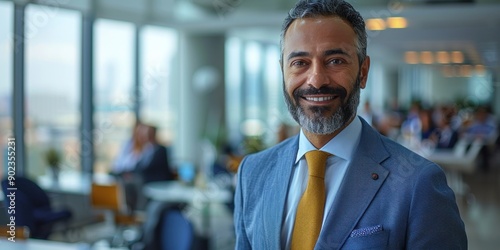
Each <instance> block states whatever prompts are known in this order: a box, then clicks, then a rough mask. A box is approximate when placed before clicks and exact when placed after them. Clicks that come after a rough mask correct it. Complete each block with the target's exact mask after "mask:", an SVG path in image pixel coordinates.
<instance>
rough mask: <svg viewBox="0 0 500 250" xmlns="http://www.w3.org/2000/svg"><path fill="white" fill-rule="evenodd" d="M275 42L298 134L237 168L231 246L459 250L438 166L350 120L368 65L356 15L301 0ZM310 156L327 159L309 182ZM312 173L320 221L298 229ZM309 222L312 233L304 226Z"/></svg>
mask: <svg viewBox="0 0 500 250" xmlns="http://www.w3.org/2000/svg"><path fill="white" fill-rule="evenodd" d="M281 46H282V55H281V67H282V72H283V80H284V88H283V89H284V95H285V100H286V102H287V105H288V108H289V111H290V113H291V114H292V116H293V117H294V119H295V120H296V121H297V122H298V123H299V125H300V126H301V131H300V133H299V134H298V135H297V136H294V137H292V138H289V139H287V140H285V141H283V142H281V143H279V144H278V145H276V146H273V147H271V148H268V149H266V150H264V151H261V152H258V153H255V154H251V155H248V156H246V157H245V158H244V159H243V161H242V162H241V164H240V166H239V169H238V179H237V187H236V193H235V213H234V221H235V232H236V247H235V249H238V250H245V249H300V250H307V249H368V248H369V249H466V248H467V236H466V233H465V227H464V223H463V221H462V219H461V217H460V214H459V210H458V207H457V205H456V201H455V196H454V193H453V191H452V190H451V189H450V188H449V187H448V185H447V183H446V177H445V174H444V173H443V171H442V169H441V168H440V167H439V166H437V165H436V164H435V163H433V162H430V161H428V160H426V159H424V158H422V157H421V156H419V155H417V154H415V153H413V152H411V151H409V150H408V149H406V148H404V147H403V146H401V145H400V144H397V143H396V142H394V141H392V140H390V139H388V138H386V137H383V136H382V135H380V134H379V133H378V132H376V131H375V130H374V129H373V128H372V127H371V126H369V125H368V124H367V123H366V122H365V121H364V120H363V119H362V118H360V117H358V116H357V115H356V110H357V107H358V105H359V98H360V89H362V88H365V86H366V81H367V75H368V71H369V66H370V58H369V57H368V56H367V55H366V46H367V34H366V31H365V23H364V21H363V18H362V17H361V15H360V14H359V13H358V12H357V11H356V10H355V9H354V8H353V7H352V6H351V5H350V4H349V3H347V2H345V1H342V0H338V1H336V0H301V1H299V2H298V3H297V4H296V6H295V7H294V8H293V9H292V10H291V11H290V12H289V14H288V16H287V17H286V19H285V21H284V24H283V30H282V36H281ZM318 150H320V151H323V152H327V154H328V155H329V156H328V158H327V159H326V171H323V172H324V176H323V177H322V176H320V175H319V174H317V173H318V172H317V171H318V170H314V171H315V173H314V174H315V175H316V174H317V175H316V176H311V177H309V176H308V175H309V172H310V170H309V169H308V168H309V167H308V165H307V161H309V160H307V161H306V159H305V155H307V154H309V151H313V152H316V151H318ZM308 159H310V158H309V157H308ZM311 165H313V164H311ZM311 172H312V170H311ZM314 177H316V179H315V180H314V183H315V184H314V185H317V187H316V188H317V190H319V187H320V186H321V185H320V184H319V183H321V182H323V189H324V190H323V191H324V193H325V195H324V197H323V203H324V205H322V208H323V211H322V215H320V216H317V217H316V218H313V219H311V220H305V223H302V222H304V220H303V219H302V218H303V217H302V216H306V217H307V216H308V215H311V214H313V209H312V208H313V207H314V208H315V209H314V211H318V210H316V208H317V202H316V201H314V202H312V200H311V198H310V197H302V194H303V193H308V194H312V195H316V196H318V197H319V196H320V195H318V194H319V193H321V192H323V191H321V192H320V191H318V192H316V193H315V192H312V193H311V192H309V191H308V190H309V189H310V187H309V185H308V184H309V182H311V183H313V181H311V180H312V179H313V178H314ZM321 178H324V180H321ZM309 179H310V180H309ZM318 179H319V180H320V182H318ZM306 198H308V201H311V202H309V203H307V204H305V205H303V203H302V200H305V199H306ZM318 200H319V199H318ZM299 204H300V206H299ZM303 208H305V209H303ZM308 209H309V210H308ZM299 210H300V211H299ZM299 212H300V215H301V217H300V218H299V216H298V215H299ZM314 214H315V215H316V214H317V212H314ZM298 221H299V222H301V223H298ZM307 224H310V225H307ZM312 224H314V227H315V226H317V224H319V227H320V229H319V231H317V230H316V228H314V230H310V231H304V230H303V228H304V227H308V226H310V227H311V228H312V227H313V226H311V225H312ZM296 232H302V233H300V234H299V233H296ZM297 237H298V238H297ZM296 239H305V240H296ZM311 239H312V240H311ZM311 242H312V244H309V243H311ZM302 243H308V244H309V245H307V246H304V245H302V246H300V245H301V244H302Z"/></svg>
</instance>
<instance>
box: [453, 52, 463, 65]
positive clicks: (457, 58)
mask: <svg viewBox="0 0 500 250" xmlns="http://www.w3.org/2000/svg"><path fill="white" fill-rule="evenodd" d="M451 61H452V62H453V63H463V62H464V54H463V53H462V52H461V51H453V52H451Z"/></svg>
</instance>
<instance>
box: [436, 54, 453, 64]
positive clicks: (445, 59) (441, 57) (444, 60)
mask: <svg viewBox="0 0 500 250" xmlns="http://www.w3.org/2000/svg"><path fill="white" fill-rule="evenodd" d="M436 61H437V62H438V63H441V64H448V63H450V54H449V53H448V52H446V51H438V52H437V53H436Z"/></svg>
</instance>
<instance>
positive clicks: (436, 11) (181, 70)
mask: <svg viewBox="0 0 500 250" xmlns="http://www.w3.org/2000/svg"><path fill="white" fill-rule="evenodd" d="M350 2H351V3H352V4H353V5H354V6H355V7H356V8H357V9H358V10H359V11H360V12H361V13H362V15H363V16H364V18H365V19H366V21H367V28H368V40H369V41H368V54H369V55H370V56H371V69H370V75H369V77H368V84H367V88H366V89H365V90H363V91H362V92H361V105H360V113H362V112H363V107H364V105H363V104H365V103H369V104H370V107H371V110H372V111H373V113H372V114H373V115H374V116H375V117H376V120H374V123H375V124H376V125H377V129H380V131H381V132H383V133H384V134H386V135H387V136H390V137H393V138H394V139H395V140H398V139H400V138H401V134H402V132H401V125H402V123H403V121H404V120H405V116H406V115H407V114H408V112H409V110H410V107H411V105H412V104H413V103H415V102H418V103H419V104H421V106H422V108H424V109H427V110H432V111H436V110H439V109H440V108H441V107H446V108H448V109H453V110H454V111H453V112H454V116H456V117H458V118H460V119H461V120H460V121H461V122H462V123H463V124H465V123H466V122H467V121H469V122H472V120H473V117H474V111H475V110H476V108H477V107H480V106H481V107H483V106H484V107H487V108H488V112H489V116H490V119H493V121H495V123H496V124H497V125H496V126H497V127H496V128H498V121H499V119H498V118H499V117H500V82H499V77H500V32H499V31H500V29H499V28H498V27H499V26H500V15H499V13H500V1H497V0H399V1H395V0H394V1H393V0H353V1H350ZM294 3H295V1H293V0H279V1H264V0H253V1H250V0H247V1H245V0H136V1H134V0H126V1H124V0H78V1H67V0H44V1H28V0H13V1H5V0H1V1H0V128H1V130H0V131H1V133H0V139H1V143H0V145H1V149H2V150H1V152H0V159H1V162H0V168H1V169H2V170H3V171H2V174H1V176H2V178H5V177H6V176H7V174H8V173H7V164H8V157H7V154H8V152H9V151H8V146H7V145H8V141H9V138H15V154H16V174H18V175H24V176H27V177H29V178H31V179H33V180H38V181H39V182H43V180H44V178H45V177H47V176H48V175H50V172H49V167H48V165H49V164H48V163H47V161H46V160H45V158H46V153H47V150H48V149H49V148H54V149H56V150H57V151H58V152H60V155H61V159H62V161H61V164H60V165H61V176H63V175H64V176H71V178H75V179H78V180H80V179H82V180H83V182H88V183H90V182H91V181H92V176H95V175H106V174H108V173H109V172H110V170H111V166H112V164H113V161H114V160H115V158H116V157H117V155H118V153H119V151H120V149H121V148H122V146H123V145H124V144H125V143H126V142H127V140H129V139H130V136H131V134H132V130H133V127H134V124H135V123H136V121H138V120H140V121H141V122H144V123H147V124H153V125H155V126H157V128H158V138H159V141H160V142H161V143H162V144H164V145H166V146H168V148H169V153H170V155H169V157H170V159H169V160H170V161H171V163H172V164H171V165H172V167H173V168H174V170H175V171H177V172H178V171H179V169H180V168H181V167H182V166H186V165H188V166H193V167H194V170H195V172H196V173H197V174H203V175H205V178H206V179H207V181H209V179H210V178H212V177H213V176H214V175H215V172H214V171H213V166H214V162H217V161H218V160H219V159H221V156H222V155H225V154H227V153H228V151H229V149H230V151H231V152H232V153H233V154H235V155H238V156H243V155H245V154H247V153H250V152H253V151H256V150H261V149H263V148H266V147H269V146H272V145H274V144H275V143H277V142H278V141H279V140H281V136H280V133H279V132H280V130H281V129H282V128H283V127H285V128H286V129H287V130H286V132H287V134H286V135H285V137H286V136H290V135H292V134H294V133H296V132H297V128H296V124H295V122H294V121H293V120H292V119H291V117H290V116H289V115H288V111H287V108H286V105H285V103H284V101H283V96H282V95H283V93H282V78H281V71H280V67H279V58H280V47H279V35H280V28H281V22H282V20H283V19H284V17H285V16H286V12H287V11H288V10H289V9H290V7H291V6H293V4H294ZM497 135H498V133H496V134H495V136H497ZM403 139H404V138H403ZM495 143H497V142H496V141H493V142H492V143H491V145H488V150H489V154H488V157H489V161H488V164H489V168H488V171H487V173H485V171H482V170H480V166H478V169H477V171H473V172H472V173H466V174H462V173H460V175H461V177H463V179H462V178H460V181H464V182H465V185H467V187H468V188H467V194H466V195H464V197H460V198H463V199H460V209H461V212H462V214H463V216H464V220H465V221H466V226H467V230H468V233H469V236H470V237H471V239H470V242H471V249H493V248H492V246H497V245H498V244H499V243H500V241H499V239H500V237H499V236H500V234H499V233H498V232H500V226H498V225H500V195H499V191H500V184H498V183H499V182H500V178H499V174H498V173H499V170H498V169H499V167H500V163H499V162H500V161H499V159H498V158H500V157H499V155H498V154H499V152H500V151H499V150H498V144H495ZM478 157H481V155H479V156H478ZM225 163H227V162H225ZM225 163H222V164H219V165H221V166H222V168H224V167H226V169H223V170H224V171H227V172H228V175H230V176H231V174H234V172H232V170H234V169H230V168H227V165H226V164H225ZM462 175H463V176H462ZM89 176H90V177H89ZM67 178H69V177H67ZM59 181H60V182H65V180H63V179H61V180H59ZM66 182H68V181H66ZM66 184H67V183H66ZM229 188H230V187H229ZM49 191H50V190H49ZM59 191H61V190H59ZM84 193H85V192H84ZM59 195H60V194H59ZM56 202H59V203H62V202H61V201H60V200H56ZM226 208H227V209H226ZM75 209H77V208H75ZM219 209H220V210H221V211H219V213H218V214H217V213H216V216H220V217H218V218H216V219H215V220H216V221H227V223H228V224H224V225H225V226H223V227H222V228H225V229H226V230H219V231H217V230H216V231H217V232H214V233H213V234H211V235H216V236H214V237H215V238H217V240H218V241H219V243H220V242H222V243H220V245H217V246H215V245H216V244H219V243H211V244H212V245H211V247H212V248H213V249H231V248H232V246H231V242H232V241H231V240H232V239H233V237H234V236H233V235H232V231H231V230H232V227H231V225H230V223H231V219H232V218H231V216H232V215H231V210H230V208H228V207H225V206H221V207H219ZM212 212H213V211H212ZM75 213H76V214H79V213H80V214H82V213H83V212H81V211H79V212H78V211H77V212H75ZM82 218H83V215H82ZM217 233H219V234H222V235H217ZM70 238H71V239H70V240H68V239H65V240H66V241H78V239H77V238H78V237H76V238H75V237H70ZM57 240H64V237H63V239H60V238H57ZM88 243H90V244H93V243H94V242H88Z"/></svg>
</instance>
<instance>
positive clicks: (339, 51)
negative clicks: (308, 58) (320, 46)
mask: <svg viewBox="0 0 500 250" xmlns="http://www.w3.org/2000/svg"><path fill="white" fill-rule="evenodd" d="M339 54H340V55H345V56H348V57H351V56H350V55H349V53H347V51H345V50H343V49H330V50H327V51H325V53H324V55H325V56H331V55H339Z"/></svg>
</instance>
